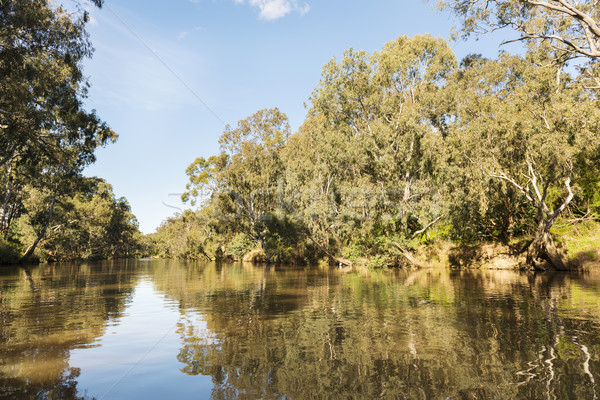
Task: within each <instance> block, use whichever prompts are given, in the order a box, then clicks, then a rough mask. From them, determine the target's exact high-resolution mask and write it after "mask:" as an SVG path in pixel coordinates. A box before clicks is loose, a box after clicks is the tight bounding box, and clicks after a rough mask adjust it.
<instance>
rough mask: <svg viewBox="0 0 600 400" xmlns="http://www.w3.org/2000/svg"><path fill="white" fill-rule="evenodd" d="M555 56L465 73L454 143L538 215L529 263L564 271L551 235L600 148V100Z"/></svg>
mask: <svg viewBox="0 0 600 400" xmlns="http://www.w3.org/2000/svg"><path fill="white" fill-rule="evenodd" d="M551 56H552V55H551V53H549V52H547V51H543V49H537V51H532V52H529V53H528V54H527V57H526V58H523V57H519V56H511V55H508V54H502V55H501V57H500V59H499V60H498V61H489V60H481V59H480V60H477V61H475V62H472V63H470V64H469V65H468V66H467V67H466V68H464V69H462V70H461V71H460V73H459V74H457V82H456V84H457V86H456V88H457V90H458V92H456V98H457V99H458V104H457V118H456V119H455V121H454V124H453V129H452V136H453V139H454V140H456V141H457V142H458V143H459V148H460V149H461V152H462V156H463V157H465V158H466V159H467V160H469V161H470V162H471V163H472V168H476V169H479V170H481V172H482V173H483V175H485V176H487V178H490V177H491V178H493V179H496V180H499V181H503V182H505V183H506V184H507V185H509V186H510V187H512V188H513V189H514V190H516V191H517V192H518V193H520V195H521V196H522V198H523V199H524V200H526V201H527V202H528V203H529V204H530V206H531V207H533V209H534V210H535V213H534V216H533V219H534V221H535V226H536V231H535V235H534V238H533V242H532V243H531V245H530V246H529V249H528V253H527V262H528V263H529V264H530V265H532V266H534V267H540V262H539V261H540V259H542V258H543V259H547V260H549V261H550V262H551V264H552V265H553V266H554V267H555V268H556V269H561V270H562V269H567V265H566V262H565V260H564V257H563V255H562V254H561V253H560V252H559V251H558V250H557V248H556V246H555V244H554V242H553V239H552V236H551V233H550V229H551V228H552V226H553V224H554V223H555V222H556V219H557V218H558V216H559V215H560V214H561V213H562V212H563V211H564V210H565V209H566V208H567V207H568V206H569V204H570V202H571V201H572V199H573V196H574V193H573V190H574V187H575V186H576V185H577V183H578V178H579V175H578V171H580V169H578V168H577V163H579V162H581V161H582V160H584V159H586V158H587V156H588V155H589V149H590V148H591V147H593V148H596V149H597V148H598V145H599V143H600V142H599V140H600V136H599V134H598V132H600V130H599V128H600V112H599V111H598V110H599V108H598V100H597V97H596V96H595V95H594V94H593V93H592V92H590V91H582V90H581V86H580V85H579V83H578V82H577V80H576V79H573V78H571V77H570V76H569V75H567V74H564V73H563V74H561V72H560V67H556V66H553V65H552V64H551V63H548V62H547V61H548V59H549V58H550V57H551ZM557 74H558V75H557ZM557 76H559V78H560V79H557Z"/></svg>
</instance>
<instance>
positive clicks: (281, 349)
mask: <svg viewBox="0 0 600 400" xmlns="http://www.w3.org/2000/svg"><path fill="white" fill-rule="evenodd" d="M221 268H222V269H219V267H213V268H212V269H206V268H203V269H199V270H197V271H193V272H191V271H186V278H185V279H181V280H177V279H167V280H164V286H162V287H161V289H162V290H164V291H165V292H167V293H169V294H171V295H173V296H175V297H176V298H178V299H179V300H180V301H181V308H182V309H184V310H202V311H203V312H205V315H204V318H205V324H206V325H205V326H204V325H203V326H201V327H199V325H195V324H194V322H193V321H191V320H190V319H187V320H186V319H185V318H183V319H182V321H181V324H180V328H179V331H178V332H179V334H180V335H181V340H182V343H183V344H182V348H181V351H180V353H179V355H178V360H179V361H180V362H181V363H183V365H184V366H183V368H182V372H184V373H186V374H191V375H197V374H202V375H210V376H212V378H213V383H214V389H213V393H212V397H213V398H216V399H228V398H283V397H286V398H313V397H324V398H329V397H351V398H356V397H361V398H380V397H385V398H400V399H402V398H406V399H429V398H444V399H445V398H448V397H449V398H452V399H461V398H464V399H500V398H502V399H506V398H531V399H534V398H535V399H537V398H548V399H563V398H589V399H592V398H596V396H597V395H596V382H595V381H596V379H595V378H594V376H597V374H598V368H599V367H600V365H599V363H598V357H597V354H599V353H598V349H599V347H598V345H599V340H598V333H599V331H598V316H599V313H598V311H599V310H598V297H597V294H598V291H597V290H594V291H592V292H590V291H582V290H581V283H580V279H579V278H575V277H571V276H568V275H546V276H527V275H519V274H516V273H513V272H500V271H498V272H469V271H465V272H451V271H445V270H423V271H417V272H412V273H411V272H404V271H371V272H368V273H367V272H364V273H361V272H351V273H345V274H343V273H339V272H338V271H337V270H331V271H325V272H323V271H319V270H291V271H290V270H284V269H282V270H278V271H276V272H275V271H264V269H260V268H253V267H248V266H246V267H243V266H226V267H221ZM196 275H197V276H196ZM200 276H202V277H200ZM157 281H161V279H160V278H159V279H157ZM585 282H590V281H589V280H587V281H585ZM596 289H597V288H596ZM182 293H185V295H184V296H183V297H178V295H180V294H182ZM577 293H579V294H578V295H577ZM582 293H585V296H588V297H589V298H587V299H586V298H582V297H581V296H584V295H583V294H582ZM582 301H583V303H584V304H581V302H582ZM578 302H580V304H577V303H578ZM590 305H592V306H594V305H595V309H587V308H586V307H588V306H590ZM592 354H593V355H595V356H592Z"/></svg>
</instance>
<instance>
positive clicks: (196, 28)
mask: <svg viewBox="0 0 600 400" xmlns="http://www.w3.org/2000/svg"><path fill="white" fill-rule="evenodd" d="M205 30H206V28H204V27H203V26H197V27H195V28H193V29H190V30H189V31H182V32H179V35H178V36H177V39H178V40H182V39H185V38H186V37H187V36H189V35H190V34H192V33H194V32H198V31H205Z"/></svg>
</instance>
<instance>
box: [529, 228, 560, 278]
mask: <svg viewBox="0 0 600 400" xmlns="http://www.w3.org/2000/svg"><path fill="white" fill-rule="evenodd" d="M548 225H549V224H548V223H547V222H546V221H542V222H541V223H540V224H539V226H538V229H537V231H536V233H535V238H534V239H533V242H531V245H530V246H529V249H528V250H527V264H528V265H531V266H533V267H534V268H535V269H543V268H540V262H539V261H538V260H539V259H545V260H547V261H549V262H550V264H552V266H553V267H554V269H556V270H557V271H568V270H569V267H568V266H567V262H566V260H565V258H564V257H563V255H562V254H561V253H560V252H559V251H558V249H557V248H556V245H555V244H554V240H552V235H550V227H549V226H548Z"/></svg>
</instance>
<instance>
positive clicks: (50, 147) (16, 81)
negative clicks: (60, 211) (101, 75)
mask: <svg viewBox="0 0 600 400" xmlns="http://www.w3.org/2000/svg"><path fill="white" fill-rule="evenodd" d="M94 4H96V5H97V6H101V4H102V2H101V1H97V0H96V1H94ZM87 18H88V17H87V14H86V13H69V12H67V11H66V10H65V9H63V8H62V7H60V6H57V5H55V3H53V2H49V1H47V0H41V1H38V0H35V1H34V0H14V1H3V2H0V91H1V92H2V95H1V96H0V170H1V172H0V173H1V175H0V176H1V178H0V179H1V185H0V191H1V195H2V201H1V202H0V205H1V208H0V230H2V231H3V232H7V231H8V229H9V222H11V221H13V220H14V217H15V215H14V212H13V211H14V210H20V209H22V207H20V206H19V201H20V200H19V199H20V196H21V194H20V192H19V189H20V188H23V187H24V186H25V185H29V186H32V185H33V186H36V187H38V188H40V186H48V185H47V184H48V183H50V186H52V190H54V193H55V195H58V194H59V193H60V190H59V187H60V186H61V185H60V184H59V183H57V182H56V181H58V180H60V179H61V177H63V178H67V179H69V177H71V176H73V175H77V174H78V173H79V172H80V171H81V170H82V168H83V167H84V166H85V165H87V164H89V163H91V162H93V161H94V150H95V149H96V148H97V147H98V146H103V145H105V144H107V143H109V142H111V141H114V140H115V139H116V137H117V135H116V134H115V133H114V132H113V131H112V130H111V129H110V128H109V127H108V126H107V124H106V123H104V122H103V121H101V120H100V118H99V117H98V116H97V115H96V113H95V112H94V111H87V110H85V108H84V106H83V100H84V99H85V98H86V96H87V87H88V84H87V80H86V78H85V77H84V75H83V71H82V62H83V60H84V59H85V58H87V57H90V56H91V54H92V52H93V48H92V45H91V43H90V41H89V38H88V35H87V33H86V31H85V23H86V21H87ZM50 175H52V176H51V177H49V176H50ZM53 198H54V197H53ZM53 204H54V202H53V201H49V203H48V206H47V207H48V209H49V210H50V211H49V214H50V215H51V214H52V212H51V210H52V209H53V207H52V205H53ZM11 210H12V211H11ZM22 211H24V212H26V210H22Z"/></svg>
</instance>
